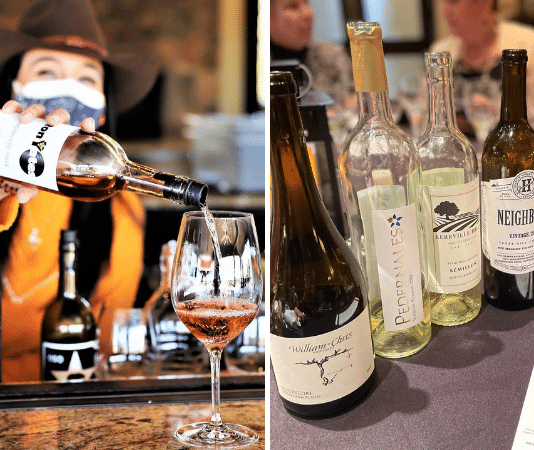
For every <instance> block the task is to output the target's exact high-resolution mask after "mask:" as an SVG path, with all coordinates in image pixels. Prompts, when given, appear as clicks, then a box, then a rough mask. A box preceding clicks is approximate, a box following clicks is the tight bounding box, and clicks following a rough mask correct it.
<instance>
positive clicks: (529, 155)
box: [481, 50, 534, 310]
mask: <svg viewBox="0 0 534 450" xmlns="http://www.w3.org/2000/svg"><path fill="white" fill-rule="evenodd" d="M526 75H527V51H526V50H503V52H502V102H501V117H500V121H499V123H498V124H497V126H496V127H495V129H494V130H493V131H492V132H491V133H490V134H489V135H488V138H487V139H486V142H485V144H484V151H483V153H482V183H481V192H482V250H483V253H484V258H483V268H484V269H483V270H484V294H485V296H486V298H487V300H488V302H489V303H490V304H491V305H493V306H495V307H497V308H500V309H506V310H521V309H527V308H530V307H532V306H534V251H533V247H532V245H533V242H534V212H533V211H534V210H533V207H532V202H533V198H534V131H533V130H532V128H531V127H530V125H529V123H528V119H527V105H526Z"/></svg>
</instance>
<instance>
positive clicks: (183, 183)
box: [121, 161, 208, 208]
mask: <svg viewBox="0 0 534 450" xmlns="http://www.w3.org/2000/svg"><path fill="white" fill-rule="evenodd" d="M124 165H125V166H126V169H127V172H126V173H125V174H123V175H121V179H122V182H123V183H124V184H123V189H125V190H127V191H133V192H136V193H138V194H145V195H153V196H156V197H161V198H166V199H168V200H172V201H174V202H176V203H180V204H185V205H187V206H195V207H197V208H201V207H202V206H204V205H205V204H206V198H207V195H208V188H207V186H206V185H205V184H202V183H199V182H197V181H195V180H192V179H191V178H188V177H184V176H179V175H172V174H170V173H166V172H159V171H156V170H154V169H152V168H150V167H147V166H143V165H142V164H137V163H134V162H132V161H125V162H124Z"/></svg>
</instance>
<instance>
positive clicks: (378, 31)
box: [347, 22, 388, 92]
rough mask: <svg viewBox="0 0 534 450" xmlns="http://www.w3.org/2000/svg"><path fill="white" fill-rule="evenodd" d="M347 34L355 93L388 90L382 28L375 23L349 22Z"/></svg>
mask: <svg viewBox="0 0 534 450" xmlns="http://www.w3.org/2000/svg"><path fill="white" fill-rule="evenodd" d="M347 33H348V36H349V41H350V52H351V55H352V72H353V75H354V88H355V90H356V92H381V91H387V90H388V80H387V76H386V67H385V64H384V48H383V46H382V28H381V27H380V24H379V23H377V22H349V23H348V24H347Z"/></svg>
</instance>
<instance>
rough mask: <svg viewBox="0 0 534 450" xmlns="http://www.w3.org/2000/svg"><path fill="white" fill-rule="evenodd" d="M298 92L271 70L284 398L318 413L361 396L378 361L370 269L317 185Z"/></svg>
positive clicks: (274, 339)
mask: <svg viewBox="0 0 534 450" xmlns="http://www.w3.org/2000/svg"><path fill="white" fill-rule="evenodd" d="M296 93H297V85H296V83H295V81H294V79H293V76H292V75H291V73H289V72H287V73H286V72H272V73H271V75H270V120H271V122H270V123H271V152H270V153H271V179H272V219H271V283H270V290H271V299H270V303H271V304H270V307H271V311H270V315H271V316H270V351H271V361H272V367H273V370H274V375H275V377H276V382H277V385H278V391H279V393H280V396H281V398H282V402H283V404H284V406H285V407H286V408H287V409H288V410H289V411H291V412H292V413H293V414H295V415H298V416H301V417H307V418H317V417H328V416H333V415H336V414H338V413H341V412H342V411H344V410H346V409H347V408H349V407H351V406H354V405H355V404H356V403H357V402H358V401H359V400H361V399H362V397H363V396H364V394H365V393H366V392H367V391H368V390H369V388H370V387H371V385H372V383H373V378H374V377H373V375H374V373H375V372H374V369H375V363H374V354H373V345H372V340H371V329H370V322H369V310H368V306H367V291H366V288H365V282H364V279H363V275H362V273H361V270H360V267H359V265H358V262H357V260H356V258H355V256H354V254H353V253H352V251H351V250H350V248H349V246H348V245H347V243H346V242H345V240H344V239H343V237H342V236H341V235H340V234H339V232H338V231H337V228H336V227H335V225H334V223H333V222H332V219H331V218H330V215H329V214H328V211H327V210H326V208H325V206H324V204H323V202H322V199H321V196H320V194H319V191H318V190H317V185H316V183H315V181H314V177H313V172H312V168H311V165H310V160H309V156H308V151H307V148H306V142H305V138H304V128H303V126H302V121H301V117H300V113H299V110H298V104H297V96H296Z"/></svg>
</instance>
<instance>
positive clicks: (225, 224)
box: [171, 210, 263, 449]
mask: <svg viewBox="0 0 534 450" xmlns="http://www.w3.org/2000/svg"><path fill="white" fill-rule="evenodd" d="M210 228H211V230H210ZM214 243H215V244H214ZM219 248H220V250H219ZM262 296H263V280H262V273H261V255H260V249H259V245H258V237H257V233H256V228H255V224H254V217H253V216H252V214H250V213H240V212H227V211H213V213H211V212H210V211H209V210H205V211H204V212H202V211H191V212H186V213H185V214H184V217H183V219H182V223H181V226H180V232H179V235H178V240H177V248H176V255H175V259H174V265H173V273H172V282H171V298H172V302H173V305H174V310H175V311H176V314H178V317H179V318H180V320H181V321H182V322H183V323H184V324H185V325H186V326H187V328H189V330H190V331H191V333H192V334H193V335H194V336H195V337H196V338H197V339H198V340H199V341H200V342H202V343H203V344H204V345H205V346H206V348H207V349H208V352H209V355H210V362H211V394H212V415H211V420H210V422H196V423H192V424H189V425H185V426H183V427H181V428H179V429H178V430H176V432H175V434H174V436H175V438H176V439H178V440H179V441H181V442H184V443H186V444H188V445H191V446H196V447H202V448H217V449H219V448H221V449H222V448H241V447H247V446H249V445H251V444H253V443H255V442H256V441H257V440H258V435H257V434H256V433H255V432H254V431H253V430H251V429H249V428H247V427H244V426H242V425H237V424H230V423H223V422H222V420H221V414H220V360H221V355H222V352H223V350H224V348H225V347H226V345H227V344H228V343H229V342H230V341H232V340H233V339H234V338H235V337H237V336H238V335H239V334H240V333H241V332H242V331H243V330H244V329H245V328H246V326H247V325H248V324H249V323H250V322H251V321H252V320H253V319H254V317H255V316H256V313H257V312H258V309H259V306H260V303H261V300H262Z"/></svg>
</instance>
